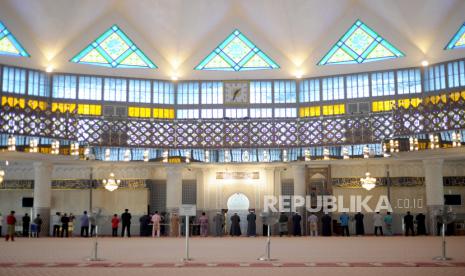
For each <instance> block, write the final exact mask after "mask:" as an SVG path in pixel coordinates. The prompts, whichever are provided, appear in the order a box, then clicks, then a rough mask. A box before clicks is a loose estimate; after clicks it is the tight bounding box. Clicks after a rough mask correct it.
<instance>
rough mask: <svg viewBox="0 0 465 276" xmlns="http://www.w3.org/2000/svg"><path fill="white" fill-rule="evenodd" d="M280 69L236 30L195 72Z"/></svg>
mask: <svg viewBox="0 0 465 276" xmlns="http://www.w3.org/2000/svg"><path fill="white" fill-rule="evenodd" d="M278 68H279V65H278V64H276V63H275V62H274V61H273V60H272V59H271V58H269V57H268V56H267V55H266V54H265V53H263V52H262V51H261V50H260V49H259V48H258V47H257V46H255V44H253V43H252V41H250V40H249V39H248V38H247V37H246V36H244V35H243V34H242V33H241V32H240V31H239V30H234V32H232V34H230V35H229V36H228V37H227V38H226V39H225V40H224V41H223V42H221V43H220V45H218V47H217V48H216V49H214V50H213V51H212V52H211V53H210V54H209V55H208V56H207V57H206V58H205V59H204V60H202V62H200V64H199V65H197V66H196V67H195V70H219V71H246V70H263V69H278Z"/></svg>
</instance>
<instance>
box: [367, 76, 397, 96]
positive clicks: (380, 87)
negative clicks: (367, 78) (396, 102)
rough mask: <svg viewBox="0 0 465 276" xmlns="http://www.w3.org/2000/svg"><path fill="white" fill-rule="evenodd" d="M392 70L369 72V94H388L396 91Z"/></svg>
mask: <svg viewBox="0 0 465 276" xmlns="http://www.w3.org/2000/svg"><path fill="white" fill-rule="evenodd" d="M395 86H396V85H395V79H394V71H388V72H378V73H372V74H371V95H372V96H374V97H377V96H390V95H394V94H395V93H396V89H395Z"/></svg>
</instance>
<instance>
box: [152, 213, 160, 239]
mask: <svg viewBox="0 0 465 276" xmlns="http://www.w3.org/2000/svg"><path fill="white" fill-rule="evenodd" d="M160 222H161V216H160V215H159V214H158V211H155V214H153V216H152V238H155V235H156V236H157V237H160Z"/></svg>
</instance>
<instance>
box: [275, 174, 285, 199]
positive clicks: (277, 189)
mask: <svg viewBox="0 0 465 276" xmlns="http://www.w3.org/2000/svg"><path fill="white" fill-rule="evenodd" d="M282 170H283V169H281V168H277V169H276V170H275V171H274V195H275V196H281V195H282V191H281V190H282V188H281V183H282V181H281V172H282Z"/></svg>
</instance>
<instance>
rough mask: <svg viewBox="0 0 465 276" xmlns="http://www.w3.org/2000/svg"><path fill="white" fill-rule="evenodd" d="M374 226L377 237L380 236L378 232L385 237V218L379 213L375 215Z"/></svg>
mask: <svg viewBox="0 0 465 276" xmlns="http://www.w3.org/2000/svg"><path fill="white" fill-rule="evenodd" d="M373 225H374V226H375V236H378V230H379V232H380V234H381V236H383V216H381V214H380V213H379V212H376V214H374V215H373Z"/></svg>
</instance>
